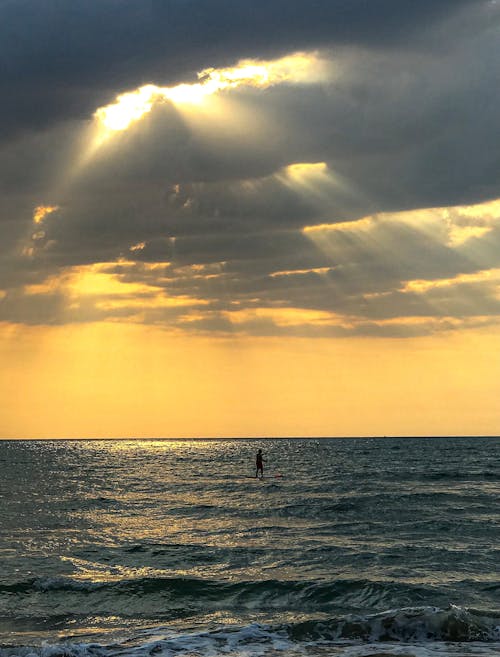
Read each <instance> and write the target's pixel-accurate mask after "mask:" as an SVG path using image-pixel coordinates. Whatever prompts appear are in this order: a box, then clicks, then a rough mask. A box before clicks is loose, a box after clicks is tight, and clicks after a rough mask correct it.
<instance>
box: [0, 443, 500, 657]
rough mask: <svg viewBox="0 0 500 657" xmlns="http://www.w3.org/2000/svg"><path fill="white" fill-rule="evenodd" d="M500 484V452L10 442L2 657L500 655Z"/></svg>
mask: <svg viewBox="0 0 500 657" xmlns="http://www.w3.org/2000/svg"><path fill="white" fill-rule="evenodd" d="M259 448H261V449H262V450H263V452H264V458H265V459H266V461H265V463H264V468H265V475H266V476H265V478H264V479H263V480H258V479H255V476H254V475H255V469H254V468H255V454H256V451H257V449H259ZM499 483H500V440H499V439H495V438H489V439H488V438H446V439H444V438H429V439H409V438H406V439H389V438H387V439H320V440H302V439H293V440H284V439H281V440H212V441H160V440H158V441H145V440H138V441H18V442H15V441H12V442H8V441H4V442H0V504H1V507H0V509H1V516H0V557H1V561H0V564H1V569H0V654H1V655H2V656H7V655H9V656H10V655H23V656H25V657H28V655H44V656H46V657H56V656H60V657H73V656H74V657H77V656H78V657H108V656H109V657H111V656H113V655H121V656H130V657H132V656H134V657H146V656H148V657H149V656H150V655H156V656H158V657H173V656H174V655H178V656H179V657H188V656H189V657H198V656H200V657H201V656H206V657H223V656H227V657H232V656H234V657H260V656H262V657H285V656H289V657H326V656H330V655H332V656H337V655H342V656H345V657H361V656H364V655H378V656H379V657H381V656H387V655H399V656H400V657H403V656H404V657H410V656H417V657H444V656H448V655H453V656H455V657H456V656H461V655H463V656H466V655H467V656H469V655H500V577H499V566H500V543H499V538H500V533H499V527H500V508H499V496H498V493H499Z"/></svg>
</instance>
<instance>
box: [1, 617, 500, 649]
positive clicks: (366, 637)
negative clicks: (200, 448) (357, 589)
mask: <svg viewBox="0 0 500 657" xmlns="http://www.w3.org/2000/svg"><path fill="white" fill-rule="evenodd" d="M499 641H500V615H498V614H495V613H493V612H486V611H479V610H471V609H464V608H460V607H450V608H448V609H440V608H435V607H413V608H402V609H395V610H391V611H386V612H383V613H380V614H373V615H367V616H358V617H354V616H347V617H339V618H332V619H330V620H322V621H319V620H310V621H306V622H299V623H295V624H281V625H263V624H259V623H252V624H250V625H246V626H243V627H241V626H225V627H224V626H223V627H219V628H217V629H211V630H205V631H196V632H185V633H179V632H173V631H171V630H169V629H167V628H151V629H149V630H143V631H142V632H141V633H140V634H137V635H136V636H134V637H129V638H128V639H125V640H123V639H122V640H121V642H114V643H111V644H99V643H69V642H65V643H60V644H52V645H51V644H44V645H42V646H0V657H114V656H117V655H120V656H122V657H124V656H125V655H129V656H130V657H152V656H156V657H174V656H175V655H182V656H183V655H186V656H187V655H191V656H192V655H197V656H198V655H204V656H207V657H219V656H220V657H223V656H224V655H228V654H229V655H232V656H239V655H241V656H242V657H258V656H262V655H271V656H273V657H276V654H277V652H286V653H288V654H295V655H296V654H305V655H311V656H314V657H316V656H320V655H323V656H324V655H325V654H338V653H337V652H336V651H334V650H332V651H330V650H328V646H331V647H334V646H344V647H345V646H346V645H362V644H364V645H367V644H370V645H371V646H373V645H374V644H375V645H379V650H378V652H377V653H376V654H384V655H385V654H387V653H388V651H387V649H386V648H385V646H388V645H393V644H404V645H405V646H406V647H405V652H404V654H405V655H409V654H413V652H410V651H409V650H408V648H407V646H408V645H410V644H411V645H417V646H425V645H429V644H435V643H439V642H447V644H450V643H457V644H458V643H460V644H461V645H462V646H463V644H468V643H473V644H474V646H475V650H476V648H477V647H478V645H479V644H482V645H485V646H488V647H489V648H488V649H487V650H488V651H489V652H488V653H487V654H490V655H491V654H498V653H496V652H491V649H492V648H493V644H497V645H496V646H495V649H496V647H498V645H499V644H498V642H499ZM315 648H316V650H315ZM325 648H326V649H327V652H325ZM370 654H375V653H370ZM398 654H401V653H400V651H398ZM446 654H448V653H446ZM450 654H451V653H450ZM460 654H465V652H460ZM467 654H469V653H467ZM474 654H478V652H474Z"/></svg>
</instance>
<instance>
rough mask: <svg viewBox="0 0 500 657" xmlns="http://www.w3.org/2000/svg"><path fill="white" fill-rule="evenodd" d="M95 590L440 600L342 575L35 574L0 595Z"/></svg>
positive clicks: (376, 601) (419, 589)
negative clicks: (106, 577) (98, 577)
mask: <svg viewBox="0 0 500 657" xmlns="http://www.w3.org/2000/svg"><path fill="white" fill-rule="evenodd" d="M1 593H8V594H11V595H12V594H22V595H23V596H26V595H29V594H36V596H37V597H39V596H40V594H47V596H50V594H52V593H68V594H83V595H87V596H88V595H90V594H93V593H96V594H97V593H99V594H106V596H107V597H109V595H110V594H111V595H117V596H143V597H144V596H148V595H160V596H161V597H162V598H165V599H167V600H168V601H170V602H171V603H181V602H186V601H193V602H196V603H198V604H199V605H206V604H208V603H210V604H211V605H214V604H215V605H216V606H218V607H221V606H230V605H235V604H236V605H238V606H240V607H246V608H248V607H250V608H254V607H256V606H257V605H260V606H262V607H266V606H270V607H280V608H284V609H294V610H297V609H298V610H301V609H308V610H325V611H327V610H328V609H329V608H330V607H332V606H335V607H338V606H345V605H347V606H348V605H349V604H350V603H351V602H352V603H354V604H355V605H356V606H357V607H359V606H363V607H369V608H377V607H380V605H383V606H385V607H387V606H388V604H390V603H391V601H394V600H397V599H398V598H399V597H403V598H404V599H410V600H413V601H422V600H425V599H436V595H438V594H439V590H438V589H436V588H435V587H432V586H422V585H420V586H419V585H411V584H402V583H397V582H384V581H372V580H366V579H360V580H355V579H339V580H334V581H325V582H310V581H297V580H291V581H286V580H274V579H270V580H262V581H255V582H253V581H243V582H229V581H221V580H206V579H198V578H195V577H140V578H136V579H120V580H115V581H92V580H76V579H72V578H69V577H57V578H50V577H47V578H33V579H30V580H26V581H21V582H16V583H12V584H4V585H0V594H1Z"/></svg>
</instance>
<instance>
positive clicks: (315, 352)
mask: <svg viewBox="0 0 500 657" xmlns="http://www.w3.org/2000/svg"><path fill="white" fill-rule="evenodd" d="M499 338H500V329H496V331H493V330H491V331H486V330H482V331H470V332H466V333H464V334H454V335H452V336H448V337H447V338H444V337H441V338H435V337H427V338H419V339H408V340H384V341H380V340H373V339H366V338H365V339H350V340H335V341H334V340H326V339H318V340H313V341H311V340H307V339H299V338H279V339H275V338H250V339H249V338H247V339H245V338H233V339H219V340H214V339H207V338H200V337H190V338H185V337H182V336H173V335H172V334H169V333H167V332H165V331H162V330H160V329H158V328H152V327H143V326H137V325H135V326H132V325H119V324H91V325H71V326H60V327H28V326H26V327H22V326H20V325H17V326H14V325H8V324H0V359H1V361H2V370H3V374H4V376H3V377H2V386H1V390H0V394H1V395H2V400H3V404H2V407H3V411H2V418H1V428H0V437H1V438H30V437H31V438H51V437H55V438H63V437H69V438H78V437H111V438H120V437H167V438H168V437H198V436H201V437H203V436H208V437H209V436H215V437H217V436H219V437H231V436H235V437H237V436H294V435H295V436H315V435H318V436H319V435H325V436H330V435H331V436H336V435H339V436H341V435H347V436H349V435H443V434H454V435H455V434H468V433H472V434H478V433H482V434H495V433H498V431H499V427H500V408H499V406H498V403H497V400H498V393H499V389H498V388H499V383H498V382H499V381H500V376H499V375H500V364H499V361H498V359H492V357H491V354H492V353H496V351H497V350H498V343H499V342H498V341H499ZM19 390H22V391H23V394H22V395H19ZM194 408H196V409H197V411H196V413H194V412H193V409H194Z"/></svg>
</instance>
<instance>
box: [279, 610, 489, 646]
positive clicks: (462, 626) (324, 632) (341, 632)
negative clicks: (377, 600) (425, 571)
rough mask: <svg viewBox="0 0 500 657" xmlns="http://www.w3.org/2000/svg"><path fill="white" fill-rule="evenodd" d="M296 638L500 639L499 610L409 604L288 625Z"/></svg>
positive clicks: (465, 640) (395, 639)
mask: <svg viewBox="0 0 500 657" xmlns="http://www.w3.org/2000/svg"><path fill="white" fill-rule="evenodd" d="M289 634H290V636H291V637H292V638H293V639H294V640H297V641H305V640H315V641H318V640H329V641H338V640H340V639H359V640H363V641H381V642H385V641H405V642H408V641H420V642H422V641H451V642H459V641H460V642H471V641H480V642H493V641H495V642H496V641H500V613H498V612H486V611H479V610H474V609H464V608H461V607H456V606H453V605H452V606H450V607H449V608H448V609H440V608H437V607H408V608H402V609H396V610H390V611H385V612H382V613H379V614H372V615H368V616H348V617H345V618H340V619H338V618H334V619H331V620H327V621H315V620H311V621H305V622H301V623H296V624H293V625H291V626H290V627H289Z"/></svg>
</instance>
